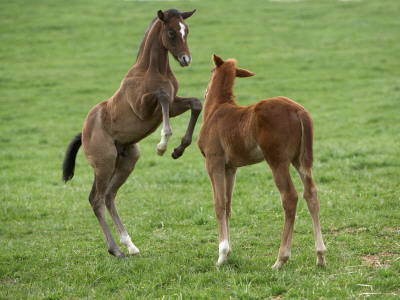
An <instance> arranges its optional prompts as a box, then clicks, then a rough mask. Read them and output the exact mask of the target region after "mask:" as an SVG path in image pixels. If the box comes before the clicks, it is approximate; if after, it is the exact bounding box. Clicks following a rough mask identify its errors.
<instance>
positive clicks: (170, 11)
mask: <svg viewBox="0 0 400 300" xmlns="http://www.w3.org/2000/svg"><path fill="white" fill-rule="evenodd" d="M165 13H167V14H168V16H173V17H178V16H180V15H181V13H180V11H179V10H177V9H175V8H171V9H168V10H166V11H165ZM157 19H158V17H155V18H154V19H153V20H152V21H151V23H150V25H149V26H148V27H147V29H146V31H145V32H144V36H143V39H142V42H141V43H140V47H139V51H138V54H137V56H136V61H137V60H138V59H139V56H140V54H141V53H142V52H143V49H144V44H145V41H146V39H147V36H148V35H149V32H150V29H151V28H152V27H153V25H154V23H155V22H156V21H157Z"/></svg>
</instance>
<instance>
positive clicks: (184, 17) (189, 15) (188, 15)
mask: <svg viewBox="0 0 400 300" xmlns="http://www.w3.org/2000/svg"><path fill="white" fill-rule="evenodd" d="M195 12H196V10H192V11H187V12H183V13H181V16H182V19H184V20H185V19H187V18H189V17H191V16H192V15H193V14H194V13H195Z"/></svg>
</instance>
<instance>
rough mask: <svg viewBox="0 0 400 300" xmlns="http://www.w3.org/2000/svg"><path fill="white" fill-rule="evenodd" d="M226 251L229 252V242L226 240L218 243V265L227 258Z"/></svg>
mask: <svg viewBox="0 0 400 300" xmlns="http://www.w3.org/2000/svg"><path fill="white" fill-rule="evenodd" d="M228 253H229V243H228V241H227V240H225V241H222V242H221V243H220V244H219V258H218V266H221V265H222V264H223V263H224V262H225V261H226V260H227V258H228Z"/></svg>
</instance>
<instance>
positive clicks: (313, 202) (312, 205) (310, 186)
mask: <svg viewBox="0 0 400 300" xmlns="http://www.w3.org/2000/svg"><path fill="white" fill-rule="evenodd" d="M296 169H297V172H298V173H299V175H300V178H301V181H302V183H303V187H304V194H303V197H304V199H305V200H306V202H307V206H308V210H309V211H310V214H311V218H312V220H313V225H314V236H315V251H316V253H317V266H320V267H323V268H325V267H326V261H325V257H326V247H325V245H324V242H323V240H322V233H321V225H320V222H319V200H318V192H317V187H316V186H315V184H314V181H313V179H312V175H310V176H307V175H305V174H303V173H301V171H300V168H297V167H296ZM310 174H311V171H310Z"/></svg>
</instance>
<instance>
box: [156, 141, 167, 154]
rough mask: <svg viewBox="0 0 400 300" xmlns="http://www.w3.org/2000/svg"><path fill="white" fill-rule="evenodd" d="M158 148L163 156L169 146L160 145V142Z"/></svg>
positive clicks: (158, 152) (158, 151)
mask: <svg viewBox="0 0 400 300" xmlns="http://www.w3.org/2000/svg"><path fill="white" fill-rule="evenodd" d="M156 150H157V154H158V155H160V156H163V155H164V153H165V151H166V150H167V146H164V145H161V146H160V144H158V145H157V148H156Z"/></svg>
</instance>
